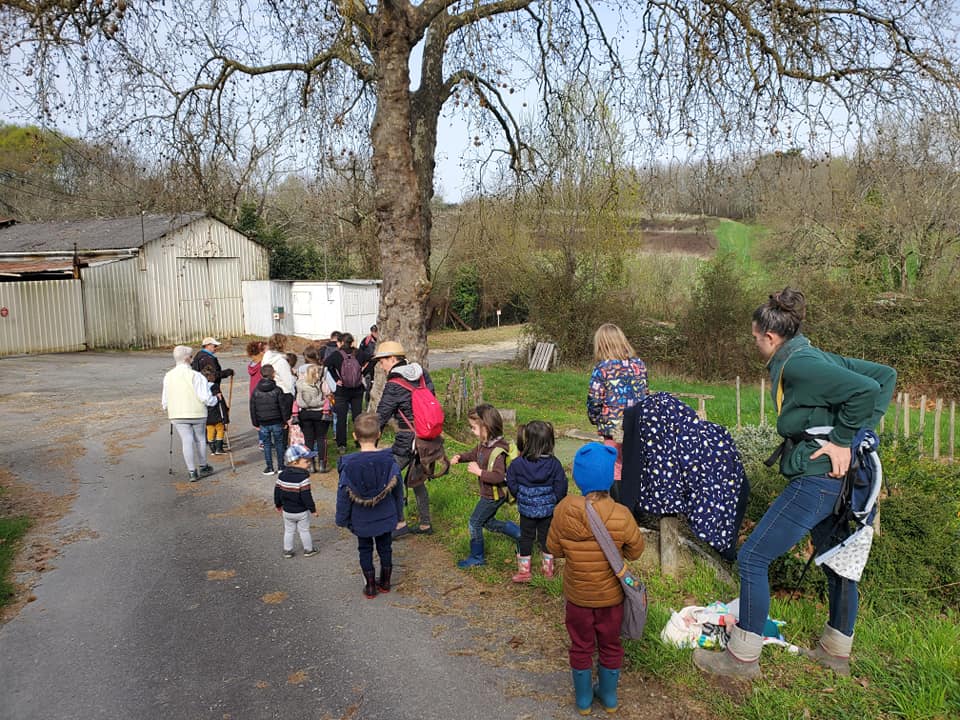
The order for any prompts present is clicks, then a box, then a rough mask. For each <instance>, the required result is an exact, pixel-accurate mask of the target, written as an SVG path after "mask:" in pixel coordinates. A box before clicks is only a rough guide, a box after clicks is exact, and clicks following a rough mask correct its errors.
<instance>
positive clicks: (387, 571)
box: [377, 565, 393, 593]
mask: <svg viewBox="0 0 960 720" xmlns="http://www.w3.org/2000/svg"><path fill="white" fill-rule="evenodd" d="M392 573H393V565H381V566H380V580H379V582H377V590H379V591H380V592H382V593H388V592H390V575H391V574H392Z"/></svg>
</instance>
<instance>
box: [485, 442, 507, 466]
mask: <svg viewBox="0 0 960 720" xmlns="http://www.w3.org/2000/svg"><path fill="white" fill-rule="evenodd" d="M506 454H507V451H506V450H504V449H503V448H502V447H500V446H499V445H494V447H493V449H492V450H491V451H490V457H488V458H487V470H488V471H490V470H493V463H494V462H496V460H497V458H498V457H500V456H501V455H506Z"/></svg>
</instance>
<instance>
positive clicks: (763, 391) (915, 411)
mask: <svg viewBox="0 0 960 720" xmlns="http://www.w3.org/2000/svg"><path fill="white" fill-rule="evenodd" d="M741 389H742V386H741V383H740V377H739V376H738V377H737V427H738V428H739V427H741V405H740V394H741ZM767 399H768V388H767V383H766V379H765V378H761V380H760V424H761V425H766V423H767V417H766V402H767ZM774 412H776V411H775V410H774ZM703 414H704V415H705V414H706V413H705V412H704V413H703ZM931 416H932V419H931ZM956 421H957V401H956V400H952V399H944V398H928V397H927V396H926V395H921V396H920V398H919V400H916V399H913V400H912V399H911V397H910V393H903V392H900V393H897V397H896V400H895V401H894V403H893V404H892V405H891V406H890V408H889V409H888V410H887V413H886V415H884V417H882V418H880V426H879V427H878V428H877V431H878V432H879V433H881V434H882V433H883V432H885V431H886V430H888V429H890V427H889V426H890V424H891V423H892V430H893V442H894V443H895V444H900V443H904V442H913V443H916V445H917V452H918V454H919V456H920V457H929V458H932V459H933V460H938V461H943V462H954V460H955V458H956V451H957V422H956Z"/></svg>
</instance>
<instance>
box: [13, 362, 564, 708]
mask: <svg viewBox="0 0 960 720" xmlns="http://www.w3.org/2000/svg"><path fill="white" fill-rule="evenodd" d="M441 362H442V359H441V357H440V354H437V355H435V356H434V361H433V362H432V365H433V366H434V367H437V366H439V365H440V364H441ZM452 362H454V364H455V363H456V362H459V360H458V359H455V360H453V361H452ZM171 364H172V362H171V361H170V360H169V356H167V355H165V354H164V355H161V354H159V353H133V354H124V353H85V354H76V355H44V356H37V357H25V358H12V359H4V360H0V467H2V468H3V472H6V473H9V474H10V475H11V476H12V480H13V481H14V482H15V483H17V484H18V485H20V486H21V487H22V486H27V487H29V488H30V492H31V494H33V495H36V496H39V497H43V498H45V499H46V500H45V503H44V504H45V505H49V506H56V505H58V504H60V503H62V502H63V501H62V500H61V499H60V498H62V497H63V496H65V495H68V494H73V495H74V500H73V502H72V505H71V506H70V509H69V510H68V512H66V514H65V515H64V516H63V517H62V519H60V520H59V521H57V522H56V523H55V524H52V525H50V526H49V527H48V528H47V532H46V533H45V534H44V533H43V532H41V533H40V534H38V535H34V536H32V538H31V540H30V545H31V546H30V547H29V548H28V552H27V553H26V556H27V558H26V562H27V564H28V566H30V567H34V566H36V567H39V566H44V567H45V568H46V569H45V571H43V572H38V571H36V570H31V569H30V567H27V568H22V569H23V572H21V574H20V575H19V579H20V580H21V581H30V580H33V581H35V583H36V584H35V587H34V589H33V594H34V595H35V600H34V601H33V602H30V603H29V604H27V605H26V606H24V607H23V608H22V609H21V610H20V612H19V613H18V614H17V615H16V616H15V617H14V618H13V619H12V620H11V621H10V622H8V623H7V624H6V625H3V626H2V627H0V718H3V719H4V720H6V719H10V720H14V719H15V720H28V719H32V718H37V719H40V718H42V719H44V720H50V719H57V718H83V719H87V718H124V719H125V720H127V719H129V718H138V719H141V718H142V719H145V720H146V719H152V718H158V719H159V718H163V719H164V720H168V719H169V718H215V719H216V720H224V719H226V718H369V719H371V720H372V719H379V718H383V719H384V720H401V719H403V718H418V719H424V718H444V719H448V718H457V719H458V720H459V719H464V720H466V719H469V718H478V719H480V718H482V719H483V720H490V718H523V717H532V718H542V717H551V716H553V714H554V713H555V712H557V711H558V709H559V708H560V707H561V705H560V704H558V701H557V700H549V701H545V700H544V697H553V698H562V697H563V696H564V693H565V688H566V677H565V674H564V673H562V672H561V673H558V672H556V671H552V672H549V673H547V674H546V675H542V676H539V675H534V676H524V677H519V676H518V674H517V671H516V670H512V671H511V670H507V669H506V668H505V667H498V666H495V665H493V664H491V663H488V662H485V661H482V660H480V659H478V658H477V657H476V656H475V655H472V654H469V653H468V652H464V651H463V650H464V648H465V647H466V646H468V645H469V642H470V638H471V636H472V633H473V632H475V630H473V629H471V628H470V627H468V626H467V624H466V623H465V622H464V619H463V618H462V617H461V616H449V617H446V616H443V615H435V614H424V613H421V612H418V611H417V610H416V605H417V603H418V600H417V598H416V594H415V593H413V592H404V581H405V580H407V581H408V582H409V581H410V578H411V577H415V575H416V573H415V572H414V571H413V568H414V567H415V566H416V564H417V561H418V557H417V555H418V553H422V552H426V550H425V549H424V548H426V547H427V546H425V545H422V543H429V542H430V541H429V540H426V539H423V538H412V539H410V540H404V541H402V542H400V543H397V546H396V547H397V559H396V565H397V571H396V572H397V579H398V580H399V583H400V588H399V592H394V593H391V594H390V595H387V596H381V597H379V598H377V599H376V600H373V601H367V600H365V599H364V598H363V597H362V595H361V593H360V588H361V584H362V583H361V581H360V579H359V569H358V567H357V562H356V550H355V541H354V539H353V538H352V537H351V536H347V535H345V534H344V533H342V532H341V531H340V530H339V529H337V528H335V527H334V526H333V525H332V519H331V518H332V506H333V505H332V504H333V495H332V493H331V491H330V489H329V488H326V489H323V488H321V489H319V490H318V492H317V495H318V497H319V500H320V501H321V503H325V504H326V507H325V508H324V510H325V511H323V512H321V516H320V518H318V519H317V520H316V521H314V537H315V539H316V541H317V542H318V543H319V546H320V547H321V548H322V551H321V553H320V554H319V555H317V556H315V557H313V558H309V559H306V558H303V557H301V556H299V555H298V556H297V557H296V558H295V559H293V560H283V559H282V558H281V557H280V552H279V550H280V527H279V521H278V520H277V518H276V515H275V513H273V510H272V508H271V507H270V506H269V505H268V503H269V502H270V500H269V499H270V492H271V487H272V479H270V478H264V477H263V476H261V475H260V472H259V471H260V467H261V463H262V457H261V456H260V455H259V454H258V452H257V450H256V445H255V440H254V438H253V435H252V432H251V431H246V432H242V429H243V428H246V427H247V426H248V424H247V423H246V422H245V419H246V417H247V407H246V383H245V382H238V383H237V384H236V387H235V388H234V393H233V401H234V411H233V412H234V418H235V425H234V427H235V428H236V429H237V433H236V435H235V437H234V446H235V447H237V448H240V447H245V448H246V449H243V450H240V449H238V451H237V452H235V454H234V455H235V457H234V460H235V461H236V462H237V464H238V472H237V473H236V474H233V473H231V472H230V470H229V464H228V463H227V461H226V459H225V458H221V459H220V460H219V461H218V468H219V469H218V472H217V473H216V474H215V475H213V476H212V477H211V478H209V479H207V480H205V481H203V482H201V483H197V484H192V485H191V484H187V483H184V482H182V480H183V479H184V475H185V471H184V468H183V461H182V459H181V458H180V457H179V451H177V450H176V449H175V450H174V452H173V455H172V457H173V469H174V473H175V475H173V476H171V475H169V474H168V461H169V458H170V452H169V447H170V445H169V441H170V436H169V430H168V428H169V425H168V424H167V423H166V421H165V419H164V418H163V417H162V415H160V413H159V409H158V404H159V388H160V379H161V377H162V374H163V372H164V371H165V370H166V369H168V368H169V367H170V366H171ZM224 364H225V365H227V366H233V367H235V368H236V369H237V370H238V372H240V373H243V369H242V368H243V365H242V359H241V358H239V357H236V356H235V357H233V358H229V359H227V361H226V362H225V363H224ZM315 477H316V476H315ZM9 479H11V478H10V477H8V480H9ZM43 493H46V495H42V494H43ZM54 548H55V549H56V550H58V551H59V555H58V556H56V557H54V558H52V559H49V560H47V559H45V558H46V557H47V556H48V555H49V554H50V551H51V550H52V549H54ZM433 552H436V551H435V550H433ZM455 572H456V571H455V570H453V569H452V570H451V573H455ZM407 589H408V590H412V588H409V587H408V588H407ZM478 611H479V609H478ZM507 637H509V628H508V633H507ZM561 662H562V661H561ZM561 667H562V664H561ZM554 670H555V669H554ZM517 680H522V681H523V682H524V683H526V684H527V686H528V687H534V688H537V689H538V690H539V691H542V692H546V693H548V695H535V694H534V693H522V692H521V693H517V692H511V691H510V690H511V688H514V689H515V687H516V681H517Z"/></svg>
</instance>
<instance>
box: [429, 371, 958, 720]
mask: <svg viewBox="0 0 960 720" xmlns="http://www.w3.org/2000/svg"><path fill="white" fill-rule="evenodd" d="M480 373H481V376H482V379H483V383H484V395H485V399H486V400H487V401H489V402H491V403H493V404H494V405H495V406H497V407H501V408H512V409H515V410H516V411H517V418H518V420H519V421H520V422H524V421H527V420H530V419H534V418H539V419H547V420H550V421H551V422H553V423H554V425H555V426H556V427H557V429H558V434H562V433H563V432H564V431H565V430H567V429H571V428H577V429H581V430H589V429H590V425H589V423H588V422H587V420H586V417H585V401H586V392H587V382H588V377H589V368H580V369H566V370H561V371H558V372H552V373H536V372H529V371H527V370H523V369H520V368H517V367H512V366H509V365H499V366H493V367H484V368H482V369H481V371H480ZM449 374H450V371H442V370H439V371H437V372H435V373H433V375H434V377H435V379H436V381H437V385H438V387H441V388H442V387H445V386H446V382H447V380H448V378H449V376H450V375H449ZM651 389H652V390H655V391H656V390H666V391H670V392H681V393H683V392H686V393H698V394H708V395H713V396H714V398H713V399H711V400H708V401H707V413H708V417H709V419H711V420H714V421H716V422H719V423H721V424H724V425H727V426H729V427H733V426H735V425H736V389H735V386H734V385H732V384H720V383H717V384H710V385H705V384H700V383H694V382H688V381H685V380H682V379H676V378H669V377H666V376H658V375H657V374H656V373H653V374H652V382H651ZM685 400H686V402H688V403H690V404H691V406H693V407H696V400H693V399H685ZM759 408H760V401H759V383H756V384H753V383H751V384H750V386H747V385H744V386H743V388H742V393H741V422H742V423H743V424H756V423H757V422H758V421H759ZM766 411H767V422H768V423H769V422H773V420H774V417H773V414H772V412H771V408H770V405H769V403H767V407H766ZM892 412H893V411H892V410H891V414H889V415H888V418H887V427H888V429H892V425H891V423H892ZM929 417H930V416H929V415H928V418H929ZM928 424H929V419H928ZM928 431H929V428H928ZM448 446H449V447H448V452H449V454H451V455H452V454H454V453H456V452H459V451H461V450H463V449H465V448H466V447H468V445H466V444H462V443H459V442H458V441H456V440H450V441H448ZM568 470H569V467H568ZM430 497H431V509H432V511H433V513H434V526H435V528H436V536H435V537H436V538H437V539H438V541H439V542H441V543H442V544H443V545H445V546H446V547H448V548H449V549H450V550H451V552H452V553H453V554H454V555H455V556H456V557H457V558H460V557H464V556H465V555H466V554H467V551H468V535H467V518H468V517H469V515H470V512H471V511H472V509H473V506H474V504H475V502H476V497H477V491H476V480H475V478H473V477H472V476H470V475H468V474H467V473H466V470H465V468H464V467H463V466H455V467H454V468H453V469H452V470H451V472H450V474H449V475H448V476H447V477H444V478H439V479H437V480H432V481H431V482H430ZM499 516H500V517H501V518H503V519H507V518H510V519H516V517H517V516H516V510H515V509H514V508H513V507H507V508H505V509H502V510H501V511H500V513H499ZM486 537H487V553H488V563H487V565H486V566H485V567H483V568H478V569H476V570H472V571H470V572H472V573H474V574H475V575H476V576H477V577H480V578H482V579H483V580H484V581H485V582H487V583H490V584H491V585H496V586H498V587H500V588H501V589H502V590H503V591H504V592H511V591H512V590H511V588H510V586H511V582H510V575H511V574H512V571H513V570H512V567H513V552H514V550H513V545H512V543H511V542H510V541H509V540H508V539H507V538H505V537H501V536H497V535H491V534H489V533H488V534H487V536H486ZM904 562H910V560H909V558H904ZM813 572H817V571H816V570H815V569H814V570H813ZM535 577H536V576H535ZM645 580H646V582H647V587H648V591H649V595H650V611H649V618H648V623H647V630H646V633H645V636H644V638H643V639H642V640H640V641H627V642H626V643H625V648H626V656H627V667H628V669H629V670H631V671H634V672H640V673H642V674H644V675H649V676H655V677H657V678H659V679H660V680H662V681H663V682H665V683H667V684H669V685H672V686H673V687H674V688H675V689H676V690H677V691H678V693H680V694H683V695H684V696H689V697H691V698H693V699H694V701H695V702H696V703H697V704H699V705H700V706H702V707H703V708H704V709H705V712H704V717H716V718H725V719H726V718H729V719H730V720H734V719H737V720H739V719H740V718H748V719H751V718H752V719H755V720H779V719H782V720H793V719H803V718H810V719H811V720H817V719H819V718H823V719H824V720H826V719H827V718H831V719H832V718H850V719H851V720H865V719H866V718H870V719H873V718H910V719H916V720H940V719H943V720H946V719H947V718H956V717H960V622H958V621H960V617H958V614H957V612H956V611H946V612H944V611H941V610H930V611H924V610H917V609H915V608H914V609H910V610H907V609H906V605H901V604H900V603H899V599H898V595H897V593H893V592H891V593H883V594H882V595H880V596H877V597H864V598H862V606H861V614H860V617H859V620H858V624H857V639H856V643H855V648H854V650H855V658H854V663H853V672H854V677H853V679H846V678H836V677H834V676H832V675H831V674H829V673H827V672H826V671H823V670H821V669H819V668H817V667H816V666H815V665H813V664H811V663H810V662H809V661H807V660H806V659H804V658H802V657H798V656H795V655H792V654H790V653H788V652H786V651H785V650H783V649H781V648H777V647H771V648H767V649H765V650H764V655H763V662H762V667H763V672H764V677H763V679H761V680H759V681H757V682H755V683H753V685H752V686H749V687H747V688H745V689H744V690H743V692H742V693H733V694H728V693H725V692H718V690H717V686H716V685H714V684H713V683H712V682H709V681H705V680H704V678H703V677H702V676H701V675H700V674H699V673H698V672H697V671H696V670H695V669H694V667H693V664H692V662H691V652H690V651H689V650H679V649H676V648H670V647H666V646H664V645H663V644H662V643H660V641H659V634H660V631H661V630H662V629H663V627H664V625H665V624H666V622H667V621H668V619H669V617H670V612H671V610H672V609H679V608H681V607H683V606H685V605H690V604H707V603H709V602H711V601H714V600H723V601H726V600H730V599H732V598H734V597H736V595H737V588H736V587H735V586H729V585H725V584H724V583H722V582H720V581H718V580H717V579H716V576H715V574H714V573H713V572H712V570H710V569H709V568H706V567H704V566H701V565H699V564H698V565H697V567H696V568H695V570H694V571H693V572H691V573H690V574H688V575H687V576H686V577H684V578H681V579H673V578H667V577H663V576H660V575H659V574H657V573H647V574H646V576H645ZM532 585H533V587H534V588H539V589H540V590H541V591H542V592H544V593H545V594H546V596H549V597H558V596H560V595H561V594H562V583H561V581H560V579H559V578H556V579H553V580H545V579H543V578H542V577H537V579H536V580H535V582H534V583H532ZM531 589H532V588H531ZM531 604H532V605H536V603H535V602H533V603H531ZM770 613H771V616H773V617H776V618H778V619H782V620H784V621H785V622H786V625H785V627H784V633H785V635H786V637H787V638H788V640H790V641H791V642H794V643H796V644H798V645H805V646H809V645H810V644H811V643H812V641H813V638H815V637H816V636H817V635H818V633H819V631H820V629H821V627H822V625H823V623H824V621H825V619H826V614H827V611H826V608H825V606H824V603H823V601H821V600H820V599H819V598H814V597H805V598H799V599H792V598H791V599H783V598H778V597H774V598H773V600H772V603H771V610H770Z"/></svg>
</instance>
